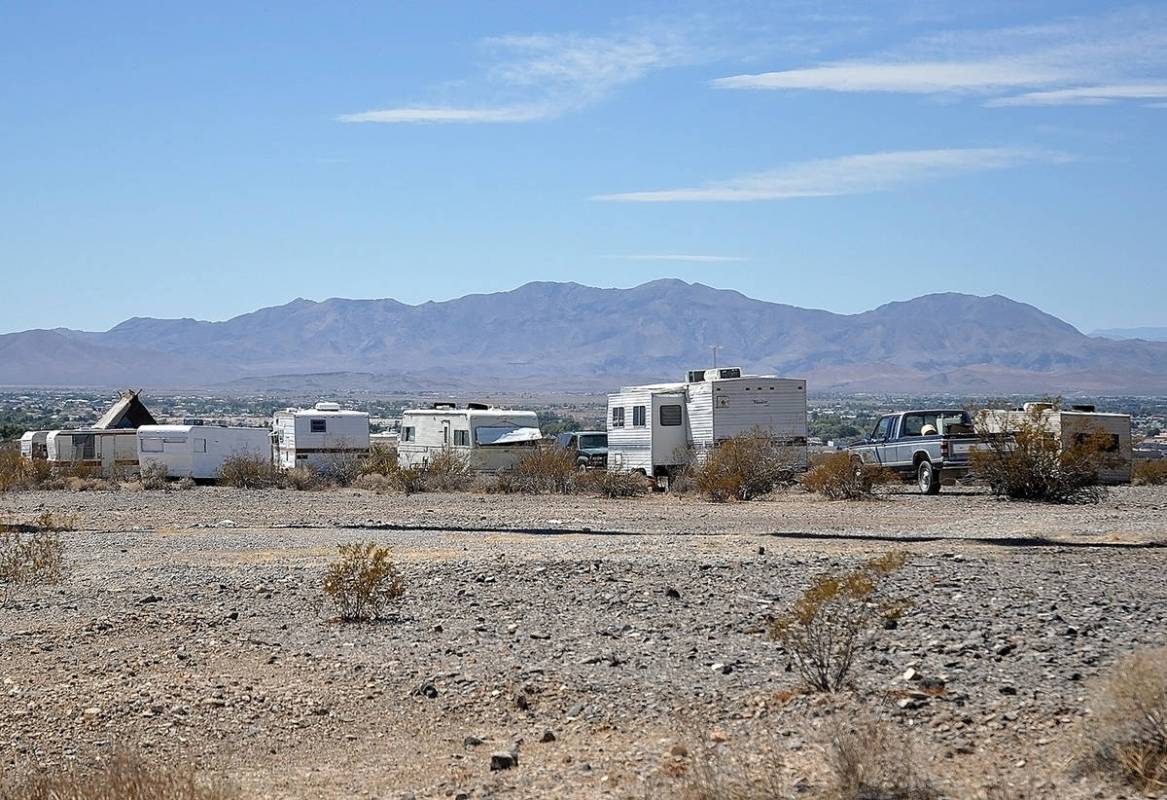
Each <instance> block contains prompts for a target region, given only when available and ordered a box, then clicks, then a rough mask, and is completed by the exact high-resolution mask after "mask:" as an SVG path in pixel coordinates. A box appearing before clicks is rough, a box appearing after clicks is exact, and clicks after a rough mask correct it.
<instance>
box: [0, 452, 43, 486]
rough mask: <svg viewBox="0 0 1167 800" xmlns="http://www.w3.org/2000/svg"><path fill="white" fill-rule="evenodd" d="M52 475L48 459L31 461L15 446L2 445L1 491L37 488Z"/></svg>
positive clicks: (0, 462)
mask: <svg viewBox="0 0 1167 800" xmlns="http://www.w3.org/2000/svg"><path fill="white" fill-rule="evenodd" d="M51 477H52V469H51V468H50V467H49V463H48V462H47V461H43V460H33V461H29V460H28V459H26V458H24V456H22V455H21V454H20V450H18V449H16V448H14V447H0V492H8V491H15V490H18V489H35V488H38V487H39V486H41V485H42V484H43V483H44V482H45V481H47V480H49V478H51Z"/></svg>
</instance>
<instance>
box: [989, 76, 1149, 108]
mask: <svg viewBox="0 0 1167 800" xmlns="http://www.w3.org/2000/svg"><path fill="white" fill-rule="evenodd" d="M1162 98H1167V81H1160V82H1157V83H1126V84H1123V83H1119V84H1106V85H1103V86H1076V87H1073V88H1070V89H1051V90H1048V91H1044V92H1026V93H1025V94H1019V95H1015V96H1013V97H997V98H994V99H992V100H990V101H989V102H988V103H987V105H990V106H1060V105H1080V106H1100V105H1107V104H1108V103H1114V102H1116V101H1119V100H1159V99H1162Z"/></svg>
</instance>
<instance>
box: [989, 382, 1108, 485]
mask: <svg viewBox="0 0 1167 800" xmlns="http://www.w3.org/2000/svg"><path fill="white" fill-rule="evenodd" d="M1056 407H1057V406H1056V404H1055V405H1054V408H1055V409H1056ZM989 413H990V412H982V413H981V414H980V415H979V416H978V418H977V432H978V433H980V434H981V436H982V438H983V439H984V440H985V442H986V443H987V445H988V446H987V447H984V448H981V449H978V450H974V451H973V452H972V454H971V463H972V468H973V470H974V471H975V472H976V474H977V476H978V477H979V478H981V479H982V480H983V481H985V482H986V483H988V484H989V486H990V487H991V488H992V491H993V494H995V495H998V496H1003V497H1008V498H1009V499H1010V500H1034V501H1040V502H1045V503H1097V502H1099V501H1100V500H1101V499H1102V498H1103V496H1104V495H1105V491H1106V490H1105V489H1104V488H1103V487H1101V486H1099V485H1098V472H1099V470H1100V469H1101V468H1102V467H1103V466H1104V465H1105V464H1106V462H1107V458H1108V455H1107V452H1106V450H1107V448H1108V447H1109V446H1110V442H1111V440H1110V436H1109V435H1107V434H1106V433H1103V432H1102V431H1097V432H1095V433H1092V434H1088V435H1085V436H1081V437H1079V438H1078V440H1077V441H1076V442H1075V443H1074V444H1073V445H1072V446H1070V447H1063V446H1062V444H1061V442H1059V441H1058V437H1057V436H1056V435H1054V433H1053V432H1051V431H1050V429H1049V426H1048V425H1047V423H1046V421H1045V418H1044V417H1043V415H1042V411H1041V407H1040V406H1035V407H1034V408H1033V409H1032V410H1031V411H1029V412H1028V413H1026V414H1024V415H1023V417H1022V418H1021V420H1020V421H1019V422H1018V424H1017V428H1016V429H1015V430H1012V431H1010V432H1009V433H1008V434H1001V433H995V432H993V431H992V428H993V426H992V425H990V424H988V422H989V419H990V417H989V416H987V415H988V414H989Z"/></svg>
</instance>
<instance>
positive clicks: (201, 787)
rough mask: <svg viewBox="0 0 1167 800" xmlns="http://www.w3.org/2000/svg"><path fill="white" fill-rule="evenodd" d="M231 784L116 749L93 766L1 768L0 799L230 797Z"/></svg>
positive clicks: (234, 795)
mask: <svg viewBox="0 0 1167 800" xmlns="http://www.w3.org/2000/svg"><path fill="white" fill-rule="evenodd" d="M239 797H241V795H240V793H239V791H238V790H237V788H236V787H234V786H232V785H231V784H229V783H227V782H226V781H224V780H222V779H219V778H215V777H207V776H203V775H200V774H199V773H198V772H196V771H195V769H194V768H192V767H184V766H177V765H174V764H171V763H150V762H147V761H145V760H144V759H142V758H141V757H140V756H137V755H132V754H129V753H125V752H122V753H117V754H115V755H114V756H113V757H112V758H110V760H109V761H108V762H106V763H104V764H100V765H98V766H95V767H88V768H84V767H77V766H70V767H64V768H61V767H57V768H54V769H38V768H35V767H31V766H30V767H27V768H25V769H15V768H13V769H6V770H5V772H4V775H3V777H0V800H236V798H239Z"/></svg>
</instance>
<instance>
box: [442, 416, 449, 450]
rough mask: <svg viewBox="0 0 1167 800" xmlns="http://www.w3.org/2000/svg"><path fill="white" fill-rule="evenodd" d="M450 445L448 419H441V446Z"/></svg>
mask: <svg viewBox="0 0 1167 800" xmlns="http://www.w3.org/2000/svg"><path fill="white" fill-rule="evenodd" d="M449 446H450V420H448V419H445V420H442V447H449Z"/></svg>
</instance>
